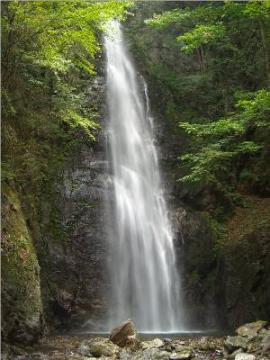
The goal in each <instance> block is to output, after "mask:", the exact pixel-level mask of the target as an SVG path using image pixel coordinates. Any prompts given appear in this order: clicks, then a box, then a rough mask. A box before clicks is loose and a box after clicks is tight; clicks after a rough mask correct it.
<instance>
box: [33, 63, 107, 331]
mask: <svg viewBox="0 0 270 360" xmlns="http://www.w3.org/2000/svg"><path fill="white" fill-rule="evenodd" d="M103 68H104V66H103V61H101V66H100V73H98V75H97V76H96V77H95V79H94V80H93V82H92V83H90V84H89V89H88V91H89V96H88V102H89V106H92V107H94V108H95V109H96V111H97V116H98V118H97V119H96V121H98V122H99V123H100V125H101V128H102V130H101V131H99V134H98V136H97V141H96V142H95V144H94V145H93V146H87V145H84V146H82V148H81V149H80V151H79V152H78V153H77V154H74V155H73V157H72V158H71V159H70V161H68V163H67V164H66V166H65V169H64V171H63V173H62V174H61V177H60V179H61V180H60V181H59V182H58V183H57V184H56V185H55V186H56V191H57V201H56V203H55V206H56V209H57V212H58V221H59V223H60V228H61V231H62V232H63V233H64V235H63V236H62V238H63V240H61V239H59V238H57V236H54V237H53V238H52V236H49V238H48V239H47V243H48V254H47V259H45V260H44V258H43V253H42V251H40V249H39V258H40V262H41V263H42V264H43V266H42V270H41V272H42V278H43V282H44V285H45V287H46V286H47V287H48V289H47V291H46V293H45V294H44V298H45V304H46V307H47V313H48V318H49V323H53V324H54V326H57V327H60V328H61V327H65V328H66V327H69V326H73V327H77V328H79V327H82V326H83V325H84V324H85V323H87V325H86V326H87V328H88V329H91V324H94V325H95V324H96V323H97V320H98V322H100V320H101V319H102V316H103V315H104V312H106V307H107V296H105V295H106V289H107V288H108V280H107V279H108V277H107V276H106V266H107V257H108V251H107V244H106V243H107V240H106V233H105V232H106V226H105V225H106V221H105V216H106V211H105V207H106V204H105V202H104V198H105V191H106V186H107V185H106V180H107V177H108V164H107V161H106V131H105V107H104V104H105V102H106V99H105V97H106V95H105V77H104V73H103ZM45 216H46V215H45V214H43V217H45Z"/></svg>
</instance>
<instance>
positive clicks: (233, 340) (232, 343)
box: [224, 336, 248, 353]
mask: <svg viewBox="0 0 270 360" xmlns="http://www.w3.org/2000/svg"><path fill="white" fill-rule="evenodd" d="M247 343H248V340H247V339H246V338H244V337H241V336H228V337H227V338H226V340H225V343H224V347H225V348H226V349H227V350H228V352H229V353H231V352H233V351H234V350H237V349H239V348H241V349H243V350H246V349H247Z"/></svg>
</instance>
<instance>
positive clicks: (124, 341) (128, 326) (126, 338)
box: [110, 320, 137, 347]
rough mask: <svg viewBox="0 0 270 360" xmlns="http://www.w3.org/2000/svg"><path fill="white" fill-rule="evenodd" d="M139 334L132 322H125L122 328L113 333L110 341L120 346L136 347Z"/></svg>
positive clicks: (117, 328)
mask: <svg viewBox="0 0 270 360" xmlns="http://www.w3.org/2000/svg"><path fill="white" fill-rule="evenodd" d="M136 337H137V332H136V329H135V325H134V324H133V322H132V321H131V320H127V321H125V322H123V323H122V324H121V325H120V326H118V327H116V328H115V329H113V330H112V331H111V334H110V340H111V341H112V342H113V343H114V344H116V345H118V346H120V347H124V346H129V347H134V346H135V345H136V343H137V338H136Z"/></svg>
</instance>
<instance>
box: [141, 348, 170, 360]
mask: <svg viewBox="0 0 270 360" xmlns="http://www.w3.org/2000/svg"><path fill="white" fill-rule="evenodd" d="M170 355H171V354H170V353H169V352H168V351H164V350H160V349H158V348H151V349H147V350H145V351H144V352H143V357H142V358H139V359H141V360H169V359H170Z"/></svg>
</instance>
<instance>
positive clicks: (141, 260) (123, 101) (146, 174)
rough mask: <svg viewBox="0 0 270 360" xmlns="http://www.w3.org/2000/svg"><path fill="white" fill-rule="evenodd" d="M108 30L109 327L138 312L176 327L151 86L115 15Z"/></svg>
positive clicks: (144, 322) (140, 321) (141, 319)
mask: <svg viewBox="0 0 270 360" xmlns="http://www.w3.org/2000/svg"><path fill="white" fill-rule="evenodd" d="M109 32H110V35H107V37H106V39H105V49H106V54H107V101H108V110H109V124H108V134H109V136H108V142H109V144H108V147H109V148H108V152H109V155H108V156H109V160H110V161H111V168H112V169H111V171H112V183H113V190H114V198H113V199H112V209H113V214H112V215H111V217H112V219H111V223H112V224H113V228H111V229H110V231H109V232H108V233H109V234H110V236H109V242H110V252H111V258H110V264H109V272H110V276H111V294H110V296H111V299H110V301H111V304H110V308H111V313H110V326H116V325H118V324H119V323H120V322H121V321H123V320H127V319H132V320H133V321H134V322H135V324H136V327H137V329H138V330H139V331H141V332H168V331H172V332H173V331H175V332H176V331H179V330H181V329H183V324H182V308H181V302H180V293H179V292H180V286H179V284H180V279H179V276H178V273H177V270H176V264H175V254H174V246H173V234H172V230H171V225H170V222H169V219H168V211H167V207H166V202H165V199H164V196H163V192H162V186H161V180H160V174H159V166H158V156H157V151H156V148H155V145H154V135H153V124H152V122H153V119H152V118H151V115H150V110H149V99H148V95H147V87H146V84H145V82H144V81H141V83H140V81H138V77H137V74H136V70H135V68H134V65H133V64H132V62H131V60H130V57H129V55H128V52H127V49H126V46H125V41H124V38H123V35H122V31H121V26H120V24H119V23H118V22H116V21H114V22H113V23H112V24H111V26H110V30H109ZM143 87H144V88H143Z"/></svg>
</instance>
